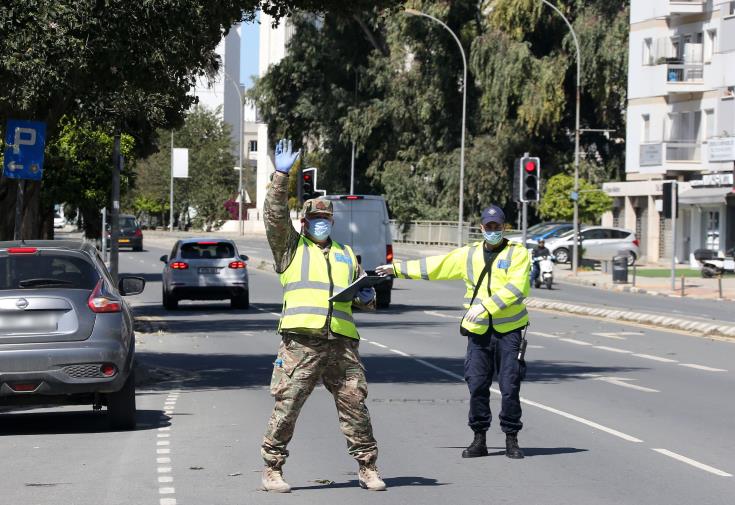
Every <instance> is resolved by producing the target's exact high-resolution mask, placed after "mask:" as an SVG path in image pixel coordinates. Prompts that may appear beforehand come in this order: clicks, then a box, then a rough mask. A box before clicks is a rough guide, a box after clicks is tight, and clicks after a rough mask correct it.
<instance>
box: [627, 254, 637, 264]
mask: <svg viewBox="0 0 735 505" xmlns="http://www.w3.org/2000/svg"><path fill="white" fill-rule="evenodd" d="M637 259H638V258H636V256H635V253H634V252H630V253H628V266H629V267H632V266H633V265H635V260H637Z"/></svg>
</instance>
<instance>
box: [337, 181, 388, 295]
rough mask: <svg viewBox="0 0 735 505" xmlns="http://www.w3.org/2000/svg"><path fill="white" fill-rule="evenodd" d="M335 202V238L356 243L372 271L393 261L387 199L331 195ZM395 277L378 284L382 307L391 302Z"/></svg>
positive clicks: (359, 255) (357, 252)
mask: <svg viewBox="0 0 735 505" xmlns="http://www.w3.org/2000/svg"><path fill="white" fill-rule="evenodd" d="M325 198H327V199H329V200H331V201H332V204H333V205H334V227H333V228H332V235H331V236H332V238H333V239H334V240H336V241H337V242H340V243H342V244H347V245H349V246H350V247H352V250H353V251H354V252H355V255H356V256H357V260H358V261H359V262H360V265H362V268H363V269H364V270H365V271H366V272H367V273H368V275H375V269H376V268H377V267H379V266H380V265H385V264H386V263H390V262H391V261H393V237H392V235H391V231H390V221H389V219H388V209H387V207H386V205H385V199H384V198H383V197H382V196H376V195H328V196H326V197H325ZM392 289H393V279H387V280H386V281H385V282H383V283H380V284H378V285H376V286H375V295H376V300H375V302H376V305H377V306H378V308H387V307H389V306H390V301H391V290H392Z"/></svg>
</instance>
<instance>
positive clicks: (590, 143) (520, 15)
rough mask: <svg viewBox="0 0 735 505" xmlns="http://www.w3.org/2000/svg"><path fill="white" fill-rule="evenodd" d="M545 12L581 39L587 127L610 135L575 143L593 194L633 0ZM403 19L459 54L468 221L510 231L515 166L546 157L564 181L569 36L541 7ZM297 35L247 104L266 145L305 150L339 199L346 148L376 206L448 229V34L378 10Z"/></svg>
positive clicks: (616, 172) (441, 8)
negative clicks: (381, 201)
mask: <svg viewBox="0 0 735 505" xmlns="http://www.w3.org/2000/svg"><path fill="white" fill-rule="evenodd" d="M554 3H555V5H557V6H558V7H559V8H560V9H561V10H562V12H564V14H565V15H567V16H568V17H569V18H570V20H571V22H572V23H573V25H574V27H575V30H576V31H577V32H578V33H579V36H580V43H581V58H582V86H583V87H582V117H581V120H582V121H581V124H582V127H583V128H584V127H589V128H602V127H605V128H611V129H614V130H616V133H614V134H613V135H612V136H604V135H601V134H585V135H583V137H582V145H581V151H582V155H583V158H584V161H583V163H582V164H581V166H580V174H582V175H583V176H584V177H586V178H588V179H589V180H590V181H593V182H595V183H599V182H600V181H602V180H608V179H610V178H615V177H618V176H620V175H621V172H622V168H621V167H622V166H623V159H624V148H625V147H624V143H622V142H619V137H622V136H623V135H622V133H623V131H624V130H625V123H624V110H625V101H626V94H625V93H626V86H627V83H626V67H627V37H628V33H627V30H628V25H627V23H628V10H629V7H628V6H629V1H628V0H614V1H609V0H606V1H603V0H586V1H582V0H565V1H561V0H554ZM406 6H408V7H412V8H416V9H418V10H421V11H424V12H427V13H429V14H432V15H434V16H437V17H438V18H439V19H442V20H443V21H445V22H446V23H447V24H448V25H449V27H450V28H451V29H452V30H453V31H454V32H455V33H457V34H458V36H459V38H460V40H461V43H462V46H463V48H464V50H465V53H466V54H467V59H468V66H469V75H468V82H467V84H468V87H467V88H468V89H467V146H466V154H465V157H466V160H465V162H466V163H465V164H466V167H465V171H466V175H465V181H464V182H465V208H464V213H465V216H466V217H467V218H468V219H469V220H472V219H475V216H477V215H478V214H479V211H480V209H481V208H483V207H484V206H486V205H487V204H488V203H490V202H495V203H499V204H500V205H504V206H505V209H506V212H507V214H508V215H509V218H511V219H512V216H513V215H514V214H515V212H516V210H515V205H514V204H512V202H511V201H510V186H511V179H512V173H511V167H512V166H513V160H514V159H515V158H517V157H519V156H521V155H522V154H523V153H524V152H531V153H532V154H534V155H537V156H539V157H541V159H542V165H543V166H544V167H545V168H544V176H545V177H551V176H553V175H554V174H556V173H560V172H567V173H570V172H571V171H572V169H573V160H574V134H573V132H574V118H575V107H574V103H575V102H574V99H575V94H576V87H575V83H576V53H575V49H574V45H573V43H572V38H571V36H570V34H569V30H568V28H567V26H566V24H565V23H564V21H563V20H562V19H561V17H560V16H559V15H558V14H557V13H556V12H554V11H553V10H552V9H550V8H549V7H548V6H545V5H543V4H542V3H541V2H539V1H538V0H486V1H484V2H479V3H478V2H476V1H470V0H459V1H455V2H440V1H429V0H425V1H418V0H412V1H409V2H407V3H406ZM491 7H492V9H491ZM294 23H295V28H296V35H295V36H294V37H293V38H292V39H291V42H290V44H289V47H288V52H287V55H286V57H285V58H284V59H283V60H281V62H280V63H279V64H278V65H275V66H273V67H272V68H271V70H270V71H269V72H268V73H267V74H266V75H265V76H264V77H263V78H262V79H261V80H260V81H258V83H257V85H256V87H255V89H254V91H253V93H252V97H253V98H254V99H255V100H256V102H257V104H258V107H259V110H260V112H261V113H262V115H263V117H264V120H265V121H266V122H267V123H268V124H269V127H270V131H271V132H272V134H273V137H274V138H275V137H278V136H281V135H290V136H292V137H294V138H301V139H303V140H304V144H305V145H306V146H307V147H308V148H309V149H311V150H312V151H317V152H318V155H319V156H318V159H319V163H320V164H319V165H318V166H319V167H320V185H321V186H322V187H325V188H326V189H327V190H328V191H329V192H330V193H341V192H344V191H346V190H347V187H348V184H349V169H350V154H351V144H352V142H354V143H355V145H356V147H357V160H356V179H357V184H356V187H357V190H358V192H366V193H385V196H386V199H387V201H388V203H389V208H390V211H391V213H392V216H393V217H394V218H397V219H399V220H400V221H404V222H406V221H411V220H415V219H451V220H456V219H457V210H458V209H457V207H458V189H459V159H460V155H459V147H460V134H461V114H462V93H461V90H462V88H461V85H462V82H461V79H462V70H463V69H462V60H461V58H460V56H459V52H458V48H457V45H456V42H455V41H454V39H452V37H451V35H450V34H449V33H447V31H446V30H445V29H444V28H442V27H441V26H440V25H438V24H437V23H434V22H432V21H430V20H428V19H426V18H421V17H413V16H406V15H398V14H395V13H391V14H390V15H384V14H383V13H381V12H379V11H373V12H371V13H365V14H361V15H359V16H355V15H353V16H341V15H336V14H327V15H326V16H324V18H323V19H321V20H320V22H319V23H315V22H314V19H313V18H309V17H297V18H295V19H294ZM356 78H357V79H356ZM356 80H357V82H356Z"/></svg>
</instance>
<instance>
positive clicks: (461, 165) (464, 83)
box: [404, 9, 467, 247]
mask: <svg viewBox="0 0 735 505" xmlns="http://www.w3.org/2000/svg"><path fill="white" fill-rule="evenodd" d="M404 12H405V13H406V14H408V15H410V16H423V17H425V18H429V19H431V20H434V21H436V22H437V23H439V24H440V25H442V26H443V27H444V28H445V29H446V30H447V31H448V32H449V33H450V34H451V35H452V37H453V38H454V40H455V42H457V47H459V52H460V53H461V54H462V65H463V66H464V76H463V78H462V141H461V147H460V155H459V226H458V227H457V247H462V228H463V225H464V137H465V117H466V114H467V58H465V54H464V49H463V48H462V43H461V42H460V41H459V38H458V37H457V35H456V34H455V33H454V32H453V31H452V29H451V28H449V27H448V26H447V25H446V24H445V23H444V22H443V21H440V20H439V19H437V18H435V17H434V16H432V15H430V14H426V13H425V12H421V11H417V10H415V9H406V10H405V11H404Z"/></svg>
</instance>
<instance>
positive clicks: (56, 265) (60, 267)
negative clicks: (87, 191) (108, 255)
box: [0, 240, 145, 429]
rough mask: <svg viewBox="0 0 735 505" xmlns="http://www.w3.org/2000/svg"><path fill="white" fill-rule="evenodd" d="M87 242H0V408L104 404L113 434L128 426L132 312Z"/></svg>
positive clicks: (128, 283) (138, 285)
mask: <svg viewBox="0 0 735 505" xmlns="http://www.w3.org/2000/svg"><path fill="white" fill-rule="evenodd" d="M144 286H145V281H144V280H143V279H142V278H140V277H125V276H121V277H120V281H119V283H118V284H117V285H115V284H114V283H113V281H112V278H111V277H110V273H109V272H108V271H107V268H106V267H105V264H104V263H103V262H102V260H101V259H100V257H99V254H98V253H97V249H96V248H95V247H94V245H92V244H89V243H85V242H81V241H60V240H59V241H26V242H0V405H10V406H17V405H48V404H75V405H76V404H89V405H94V406H95V408H100V407H101V406H102V405H107V410H108V412H109V415H110V422H111V424H112V427H113V428H116V429H132V428H134V427H135V378H134V375H133V356H134V349H135V336H134V333H133V315H132V312H131V310H130V307H129V306H128V304H127V303H125V301H124V300H123V298H122V297H123V296H126V295H135V294H138V293H140V292H141V291H143V288H144Z"/></svg>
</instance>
